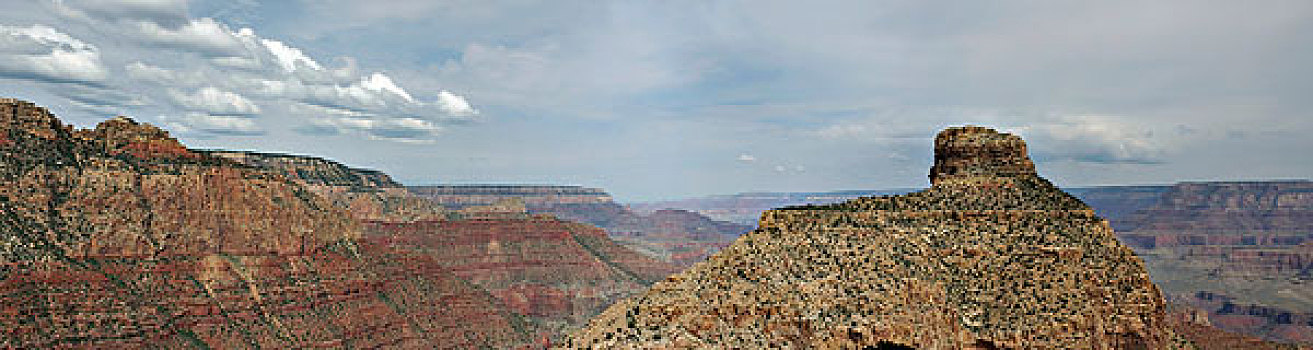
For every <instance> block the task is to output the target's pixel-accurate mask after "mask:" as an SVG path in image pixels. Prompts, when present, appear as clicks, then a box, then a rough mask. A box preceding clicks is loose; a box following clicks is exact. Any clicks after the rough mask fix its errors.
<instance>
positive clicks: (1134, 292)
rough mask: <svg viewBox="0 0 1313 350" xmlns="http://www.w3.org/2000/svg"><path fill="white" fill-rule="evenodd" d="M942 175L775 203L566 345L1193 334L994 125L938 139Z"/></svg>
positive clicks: (1153, 343) (1015, 340)
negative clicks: (918, 185)
mask: <svg viewBox="0 0 1313 350" xmlns="http://www.w3.org/2000/svg"><path fill="white" fill-rule="evenodd" d="M935 149H936V156H935V159H936V161H935V166H934V168H933V169H932V171H931V180H932V182H933V183H934V186H932V187H931V188H929V189H927V190H924V191H920V192H915V193H911V194H907V195H901V196H889V197H873V198H863V199H859V200H854V201H849V202H845V203H841V204H834V205H821V206H806V207H794V208H785V209H781V210H773V211H770V212H767V213H765V214H763V215H762V218H761V221H760V226H759V228H758V229H757V230H755V231H753V232H751V233H748V234H746V235H744V236H743V237H741V238H739V240H737V241H736V242H734V244H732V245H730V246H729V247H727V248H725V249H724V250H722V251H720V252H719V253H717V254H716V255H714V256H712V257H711V258H709V259H708V260H707V261H705V262H703V263H700V264H697V265H695V266H694V267H693V268H691V269H689V270H686V271H684V272H683V273H680V274H676V275H674V276H671V277H669V278H667V279H666V280H664V281H662V282H658V283H657V284H656V285H654V286H653V287H652V289H650V290H649V291H648V292H647V293H644V294H643V295H640V296H638V297H634V298H631V299H628V300H626V301H624V302H621V303H618V304H616V305H614V306H612V307H610V308H608V309H607V310H606V311H605V312H603V313H602V314H601V315H600V316H598V317H597V318H595V319H593V320H592V321H590V322H589V326H588V327H586V328H584V329H582V330H580V331H578V332H575V333H572V335H571V337H570V338H569V339H568V342H567V343H566V346H567V347H577V348H589V347H608V348H609V347H646V348H698V347H725V348H765V347H817V348H862V347H890V346H911V347H918V348H1054V347H1061V348H1164V347H1175V346H1183V345H1185V344H1181V343H1180V342H1181V341H1182V340H1181V339H1179V338H1175V337H1174V336H1173V334H1172V333H1171V332H1170V331H1169V330H1168V328H1167V325H1166V323H1165V320H1164V317H1165V304H1164V302H1163V299H1162V297H1161V296H1160V294H1159V292H1158V289H1157V288H1156V287H1155V286H1154V285H1153V283H1152V282H1150V280H1149V277H1148V276H1147V274H1146V272H1145V270H1144V267H1143V266H1142V263H1141V261H1140V260H1139V259H1138V258H1137V257H1136V256H1135V254H1134V253H1133V252H1132V251H1131V250H1130V249H1129V248H1127V247H1125V246H1123V245H1121V244H1120V243H1119V242H1118V241H1117V240H1116V238H1115V237H1114V236H1113V232H1112V230H1111V229H1110V228H1109V227H1108V225H1107V223H1106V221H1104V220H1103V219H1101V218H1099V217H1098V216H1097V215H1095V214H1094V212H1093V211H1092V210H1090V209H1089V208H1088V207H1086V206H1085V205H1084V204H1083V203H1081V202H1080V201H1079V200H1077V199H1076V198H1074V197H1071V196H1069V195H1067V194H1066V193H1063V192H1062V191H1060V190H1058V189H1057V188H1056V187H1054V186H1053V185H1052V184H1050V183H1049V182H1048V181H1046V180H1044V179H1042V178H1040V177H1039V176H1037V175H1036V174H1035V173H1034V172H1033V165H1031V163H1030V161H1029V159H1028V158H1026V153H1025V145H1024V143H1023V142H1022V141H1021V140H1020V138H1017V137H1016V136H1013V135H1008V134H1001V133H997V132H994V131H993V130H989V129H985V128H978V127H966V128H952V129H948V130H946V131H944V132H942V133H941V134H940V135H939V137H937V138H936V144H935Z"/></svg>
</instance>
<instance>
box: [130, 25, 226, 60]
mask: <svg viewBox="0 0 1313 350" xmlns="http://www.w3.org/2000/svg"><path fill="white" fill-rule="evenodd" d="M132 26H133V27H134V28H135V29H136V30H137V32H138V34H139V35H138V38H139V39H140V40H143V41H145V42H147V43H149V44H151V45H156V46H160V47H168V48H175V49H182V50H190V51H194V52H197V53H200V54H202V55H206V56H210V57H242V56H244V55H246V54H247V53H248V50H247V46H246V45H245V44H243V42H242V40H240V39H239V38H238V37H237V35H235V34H236V33H234V32H233V31H232V30H231V29H228V26H227V25H224V24H223V23H219V22H217V21H215V20H214V19H212V18H200V19H194V20H191V21H190V22H187V24H185V25H183V26H181V27H178V28H169V27H165V26H162V25H160V24H159V23H155V22H136V23H133V24H132Z"/></svg>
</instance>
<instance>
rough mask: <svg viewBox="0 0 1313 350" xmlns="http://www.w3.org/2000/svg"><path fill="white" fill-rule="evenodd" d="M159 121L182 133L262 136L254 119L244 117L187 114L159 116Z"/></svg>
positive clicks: (262, 131)
mask: <svg viewBox="0 0 1313 350" xmlns="http://www.w3.org/2000/svg"><path fill="white" fill-rule="evenodd" d="M159 119H160V120H161V121H163V123H164V125H165V126H166V127H168V128H170V129H172V130H174V131H178V132H182V133H192V132H204V133H207V134H217V135H233V136H251V135H261V134H264V130H263V129H261V128H260V127H259V126H258V125H256V123H255V120H254V119H252V118H250V117H245V116H235V115H211V114H205V113H187V114H184V115H182V116H181V117H169V116H161V117H159Z"/></svg>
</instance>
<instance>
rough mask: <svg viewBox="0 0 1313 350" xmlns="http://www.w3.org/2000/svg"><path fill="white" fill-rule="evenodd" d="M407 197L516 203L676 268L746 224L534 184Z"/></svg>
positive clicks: (423, 190) (420, 190)
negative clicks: (640, 209) (587, 227)
mask: <svg viewBox="0 0 1313 350" xmlns="http://www.w3.org/2000/svg"><path fill="white" fill-rule="evenodd" d="M409 189H410V191H411V193H414V194H416V195H418V196H421V197H425V198H429V199H430V200H433V201H434V203H436V204H438V205H441V206H443V207H447V208H465V207H475V206H487V205H492V204H494V203H498V202H499V201H504V200H507V199H514V200H516V201H519V203H522V204H523V206H524V207H525V209H526V210H527V211H528V212H529V213H532V214H546V215H551V216H554V217H558V218H561V219H564V220H569V221H576V222H582V223H587V224H591V225H595V226H597V227H601V228H602V229H604V230H606V232H607V233H608V234H609V235H610V237H611V239H614V240H615V241H617V242H619V243H620V244H622V245H624V246H626V247H629V248H630V249H633V250H636V251H639V252H642V253H643V254H647V255H650V256H654V257H657V258H659V259H661V260H664V261H666V262H670V263H673V264H675V265H677V266H684V267H687V266H690V265H692V264H693V263H696V262H698V261H702V260H703V259H705V258H706V257H707V256H709V255H711V254H712V253H714V252H716V251H717V250H719V249H720V248H723V247H725V246H726V245H729V243H730V242H732V241H733V240H734V239H735V238H737V237H738V236H739V235H740V234H742V233H744V232H747V231H749V230H751V229H752V227H751V226H750V225H743V224H736V223H729V222H723V221H716V220H711V219H709V218H707V217H705V216H702V215H699V214H697V213H693V212H689V211H683V210H660V211H655V212H652V213H646V214H640V213H637V212H635V211H633V210H631V209H630V208H628V207H626V206H623V205H620V204H619V203H616V202H615V201H614V200H612V197H611V195H610V194H608V193H606V192H605V191H602V190H600V189H595V188H586V187H578V186H536V185H453V186H412V187H409Z"/></svg>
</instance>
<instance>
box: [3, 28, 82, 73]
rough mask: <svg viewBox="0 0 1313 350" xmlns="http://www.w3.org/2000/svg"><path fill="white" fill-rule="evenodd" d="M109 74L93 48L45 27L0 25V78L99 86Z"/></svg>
mask: <svg viewBox="0 0 1313 350" xmlns="http://www.w3.org/2000/svg"><path fill="white" fill-rule="evenodd" d="M107 75H108V73H107V71H106V69H105V67H104V65H103V64H102V63H101V61H100V52H99V51H98V50H97V49H96V47H95V46H93V45H91V44H87V43H86V42H83V41H81V40H78V39H76V38H73V37H72V36H69V35H68V34H65V33H63V32H60V31H58V30H55V29H54V28H51V27H47V26H44V25H33V26H30V27H11V26H5V25H0V76H5V77H10V78H19V79H32V80H41V81H50V82H75V83H98V82H101V81H103V80H105V78H106V76H107Z"/></svg>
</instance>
